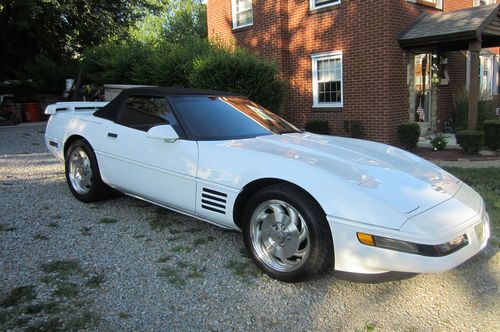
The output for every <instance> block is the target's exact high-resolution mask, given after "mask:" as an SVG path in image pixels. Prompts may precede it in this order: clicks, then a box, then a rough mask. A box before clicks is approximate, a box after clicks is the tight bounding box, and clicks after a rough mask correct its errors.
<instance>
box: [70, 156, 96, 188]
mask: <svg viewBox="0 0 500 332" xmlns="http://www.w3.org/2000/svg"><path fill="white" fill-rule="evenodd" d="M68 175H69V180H70V182H71V186H72V187H73V189H74V190H75V191H76V192H77V193H79V194H81V195H85V194H87V193H88V192H89V191H90V188H91V186H92V168H91V166H90V159H89V156H88V155H87V153H85V151H83V149H81V148H77V149H75V150H73V151H71V153H70V155H69V172H68Z"/></svg>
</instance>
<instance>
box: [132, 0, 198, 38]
mask: <svg viewBox="0 0 500 332" xmlns="http://www.w3.org/2000/svg"><path fill="white" fill-rule="evenodd" d="M149 1H151V3H150V4H149V8H147V10H148V12H147V13H144V14H145V15H144V18H143V20H140V21H137V22H136V23H135V24H134V25H133V26H132V28H131V29H130V37H131V38H132V39H133V40H135V41H140V42H143V43H151V44H155V45H157V44H158V43H159V42H160V41H162V40H166V41H169V42H173V43H179V42H183V41H186V40H187V39H192V38H195V39H206V38H207V14H206V7H205V5H204V4H203V3H202V1H201V0H162V1H155V0H149ZM151 8H154V10H151Z"/></svg>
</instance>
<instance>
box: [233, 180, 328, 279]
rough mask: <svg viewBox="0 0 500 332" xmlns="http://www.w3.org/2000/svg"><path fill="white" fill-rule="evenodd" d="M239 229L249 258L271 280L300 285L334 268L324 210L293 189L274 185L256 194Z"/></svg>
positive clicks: (290, 186)
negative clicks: (301, 282) (241, 230)
mask: <svg viewBox="0 0 500 332" xmlns="http://www.w3.org/2000/svg"><path fill="white" fill-rule="evenodd" d="M242 228H243V239H244V241H245V246H246V248H247V250H248V252H249V253H250V256H251V257H252V259H253V261H254V262H255V264H256V265H257V266H258V267H259V268H260V269H261V270H262V271H263V272H265V273H266V274H268V275H269V276H271V277H272V278H275V279H278V280H281V281H284V282H300V281H304V280H307V279H311V278H312V277H314V276H316V275H317V274H319V273H321V272H323V271H325V270H326V269H328V268H329V267H332V266H333V264H334V256H333V241H332V236H331V232H330V228H329V226H328V223H327V221H326V218H325V214H324V212H323V210H322V209H321V207H320V206H319V204H318V203H317V202H316V201H315V200H314V199H312V198H311V197H310V196H309V195H307V194H306V193H305V192H303V191H302V190H301V189H299V188H297V187H295V186H293V185H289V184H276V185H272V186H269V187H266V188H264V189H262V190H261V191H259V192H258V193H257V194H255V195H254V196H253V197H252V198H251V200H250V201H249V204H248V205H247V208H246V209H245V214H244V221H243V225H242Z"/></svg>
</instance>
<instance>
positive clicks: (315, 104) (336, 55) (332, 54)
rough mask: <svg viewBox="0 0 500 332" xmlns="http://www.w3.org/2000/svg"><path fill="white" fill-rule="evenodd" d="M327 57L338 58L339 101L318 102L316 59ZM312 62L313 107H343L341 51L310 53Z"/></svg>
mask: <svg viewBox="0 0 500 332" xmlns="http://www.w3.org/2000/svg"><path fill="white" fill-rule="evenodd" d="M328 59H340V103H339V102H333V103H320V102H319V92H318V83H319V82H318V61H319V60H328ZM311 62H312V82H313V106H312V107H314V108H339V107H344V82H343V81H344V69H343V66H344V63H343V60H342V51H333V52H324V53H316V54H312V55H311Z"/></svg>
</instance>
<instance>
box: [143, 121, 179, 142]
mask: <svg viewBox="0 0 500 332" xmlns="http://www.w3.org/2000/svg"><path fill="white" fill-rule="evenodd" d="M146 136H147V137H149V138H154V139H162V140H164V141H166V142H169V143H173V142H175V141H176V140H178V139H179V135H177V133H176V132H175V129H174V128H173V127H172V126H171V125H162V126H155V127H153V128H151V129H149V130H148V132H147V134H146Z"/></svg>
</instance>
